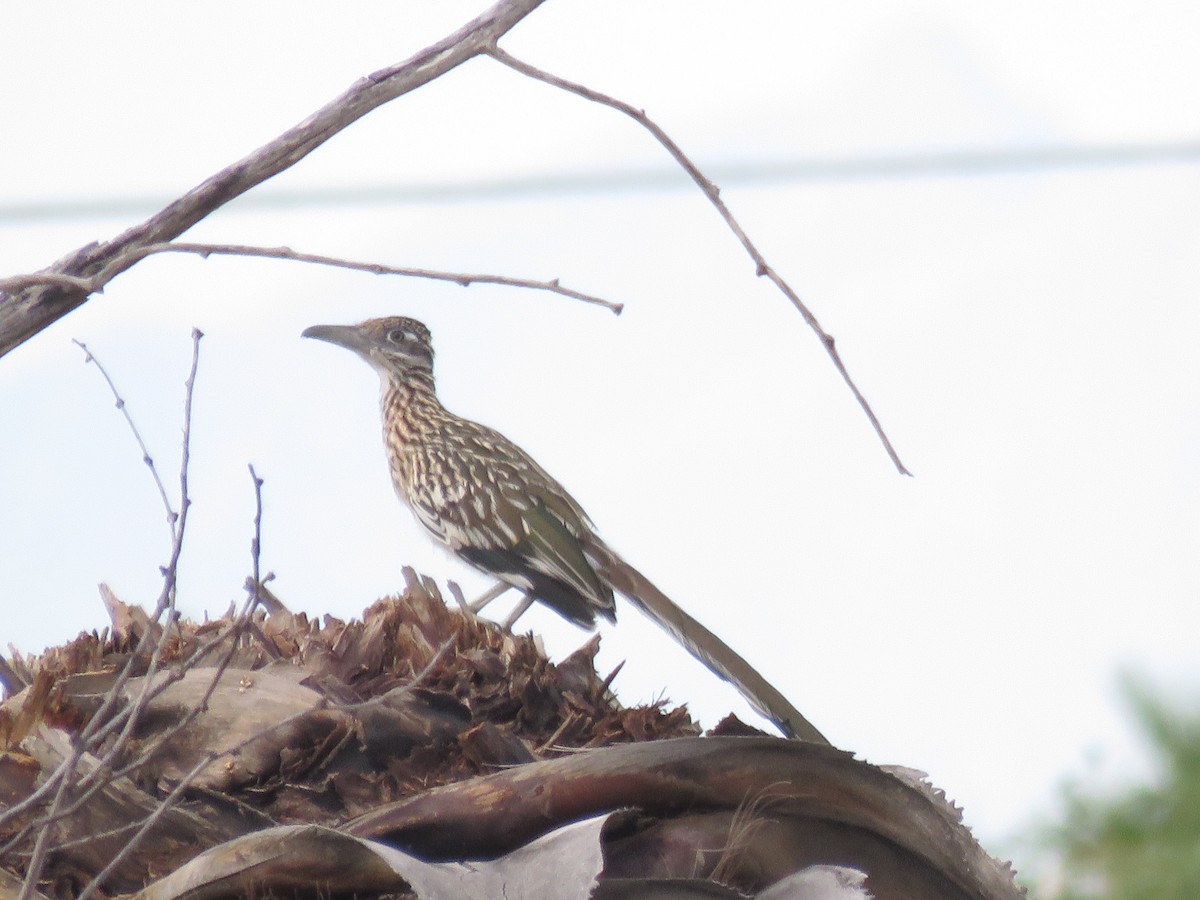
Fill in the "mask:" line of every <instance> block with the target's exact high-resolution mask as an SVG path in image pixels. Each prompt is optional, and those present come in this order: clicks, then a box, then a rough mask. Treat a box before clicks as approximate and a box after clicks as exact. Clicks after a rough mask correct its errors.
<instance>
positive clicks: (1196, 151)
mask: <svg viewBox="0 0 1200 900" xmlns="http://www.w3.org/2000/svg"><path fill="white" fill-rule="evenodd" d="M1196 162H1200V142H1179V143H1162V144H1110V145H1101V146H1095V147H1036V148H1027V149H1015V150H1014V149H1004V150H978V151H971V150H956V151H948V152H944V153H915V154H907V155H903V154H894V155H884V156H870V157H858V158H846V157H836V158H829V159H805V160H779V161H760V162H752V163H730V164H725V165H714V166H710V167H708V169H707V171H708V172H709V177H711V178H712V179H713V180H714V181H715V182H716V183H717V184H719V185H721V186H722V187H732V186H737V185H761V184H778V183H784V182H804V181H808V182H827V181H870V180H880V179H885V180H896V179H916V178H954V177H979V176H989V175H1004V174H1022V173H1030V172H1039V171H1053V170H1064V169H1089V168H1109V167H1127V166H1147V165H1164V164H1165V165H1170V164H1193V163H1196ZM690 183H691V182H690V181H689V179H688V178H687V176H686V175H685V174H684V173H683V172H682V171H680V170H679V169H676V168H671V167H665V166H664V167H661V168H654V169H629V170H608V171H596V172H560V173H553V174H539V175H535V176H524V177H514V178H503V179H494V180H489V181H474V182H446V183H441V184H391V185H374V186H365V187H364V186H346V187H334V188H309V189H302V190H293V191H267V190H264V191H256V192H253V193H251V194H247V195H245V196H243V197H239V198H238V199H237V200H235V201H233V203H234V204H236V207H237V208H238V209H239V210H248V209H293V208H297V207H331V206H387V205H395V204H402V203H466V202H471V201H479V200H491V201H508V200H521V199H527V198H531V197H546V196H554V195H560V196H561V195H569V194H591V193H616V192H638V193H642V192H648V191H672V190H680V189H684V188H686V187H688V186H689V185H690ZM173 199H174V197H166V196H153V197H152V196H144V197H109V198H100V199H97V200H81V199H67V200H55V201H45V202H31V203H16V204H8V205H0V224H3V223H21V224H25V223H30V222H46V221H64V220H78V219H88V218H128V217H131V216H133V217H139V216H146V215H150V214H151V213H153V212H156V211H157V210H159V209H161V208H162V207H164V206H166V204H167V203H169V202H171V200H173Z"/></svg>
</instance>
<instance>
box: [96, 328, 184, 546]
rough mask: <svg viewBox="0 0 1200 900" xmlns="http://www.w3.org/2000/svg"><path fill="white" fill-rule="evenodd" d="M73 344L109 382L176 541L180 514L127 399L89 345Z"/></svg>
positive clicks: (109, 387)
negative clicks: (176, 527) (172, 504)
mask: <svg viewBox="0 0 1200 900" xmlns="http://www.w3.org/2000/svg"><path fill="white" fill-rule="evenodd" d="M72 343H74V344H76V345H77V346H78V347H79V349H81V350H82V351H83V352H84V354H85V356H84V360H83V361H84V362H85V363H95V365H96V368H97V369H99V370H100V374H101V375H103V376H104V380H105V381H107V382H108V389H109V390H110V391H112V395H113V399H114V400H116V403H117V409H119V410H120V411H121V415H123V416H124V417H125V421H126V423H128V425H129V430H130V431H132V432H133V437H134V440H136V441H137V442H138V446H139V447H140V448H141V450H142V462H144V463H145V464H146V465H147V467H149V469H150V474H151V475H152V476H153V477H154V485H155V487H157V488H158V495H159V496H160V497H161V498H162V502H163V508H164V509H166V511H167V527H168V528H169V529H170V530H171V539H172V540H174V538H175V522H176V520H178V518H179V514H178V513H176V512H175V509H174V508H173V507H172V506H171V499H170V498H169V497H168V496H167V487H166V485H164V484H163V480H162V478H160V477H159V474H158V467H157V466H155V465H154V457H152V456H151V455H150V451H149V450H148V449H147V448H146V442H145V441H144V440H143V439H142V433H141V432H140V431H138V427H137V425H136V424H135V423H134V421H133V416H131V415H130V414H129V408H128V407H127V406H126V405H125V399H124V398H123V397H122V396H121V392H120V391H118V390H117V386H116V384H115V383H114V382H113V380H112V377H111V376H110V375H109V374H108V370H107V369H106V368H104V364H103V363H101V362H100V360H98V359H97V358H96V355H95V354H94V353H92V351H91V350H90V349H88V345H87V344H85V343H84V342H83V341H81V340H79V339H78V338H72Z"/></svg>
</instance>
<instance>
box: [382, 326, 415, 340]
mask: <svg viewBox="0 0 1200 900" xmlns="http://www.w3.org/2000/svg"><path fill="white" fill-rule="evenodd" d="M410 337H411V335H410V334H409V333H408V331H407V330H406V329H404V328H393V329H392V330H391V331H389V332H388V333H387V339H388V343H390V344H403V343H404V342H405V341H406V340H408V339H409V338H410Z"/></svg>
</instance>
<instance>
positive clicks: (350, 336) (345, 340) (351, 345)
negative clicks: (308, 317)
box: [300, 325, 371, 357]
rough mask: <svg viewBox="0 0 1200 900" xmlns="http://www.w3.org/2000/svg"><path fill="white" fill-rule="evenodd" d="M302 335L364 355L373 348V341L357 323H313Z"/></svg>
mask: <svg viewBox="0 0 1200 900" xmlns="http://www.w3.org/2000/svg"><path fill="white" fill-rule="evenodd" d="M300 336H301V337H306V338H316V339H317V340H318V341H328V342H329V343H330V344H337V345H338V346H339V347H345V348H346V349H347V350H353V351H354V352H355V353H357V354H358V355H359V356H364V357H365V356H366V355H367V352H368V351H369V350H370V349H371V342H370V341H369V340H367V339H366V337H365V336H364V335H363V333H362V331H361V330H360V329H359V328H358V327H357V326H355V325H313V326H312V327H311V328H305V329H304V331H303V332H302V333H301V335H300Z"/></svg>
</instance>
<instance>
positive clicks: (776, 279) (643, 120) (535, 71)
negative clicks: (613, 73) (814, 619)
mask: <svg viewBox="0 0 1200 900" xmlns="http://www.w3.org/2000/svg"><path fill="white" fill-rule="evenodd" d="M488 53H489V55H490V56H491V57H492V58H493V59H495V60H496V61H497V62H499V63H503V64H504V65H506V66H508V67H509V68H510V69H513V70H514V71H517V72H520V73H521V74H522V75H526V76H528V77H530V78H534V79H536V80H538V81H543V82H545V83H546V84H549V85H551V86H553V87H556V88H560V89H561V90H564V91H569V92H570V93H572V94H576V95H578V96H580V97H583V98H584V99H585V100H591V101H592V102H594V103H600V104H602V105H604V106H608V107H611V108H612V109H615V110H617V111H618V112H622V113H624V114H625V115H627V116H629V117H630V118H631V119H633V120H634V121H635V122H637V123H638V124H639V125H641V126H642V127H643V128H645V129H646V130H647V131H649V132H650V133H651V134H652V135H654V139H655V140H657V141H658V142H659V143H660V144H662V146H663V147H664V148H666V150H667V152H668V153H670V154H671V156H672V157H674V158H675V161H676V162H677V163H679V165H680V166H681V167H682V168H683V170H684V171H685V172H687V173H688V175H689V176H691V179H692V180H693V181H694V182H696V184H697V185H698V186H699V188H700V190H702V191H703V192H704V195H705V196H706V197H708V199H709V202H710V203H712V205H713V206H714V207H716V210H717V212H718V213H720V215H721V218H722V219H724V220H725V224H726V225H728V226H729V229H730V230H731V231H732V232H733V233H734V236H735V237H737V239H738V241H739V242H740V243H741V245H742V247H743V248H745V250H746V253H747V254H749V256H750V258H751V259H752V260H753V261H754V266H755V272H756V274H758V275H760V276H765V277H766V278H769V279H770V280H771V282H772V283H773V284H774V285H775V286H776V287H777V288H779V290H780V291H781V292H782V293H783V295H784V296H785V297H787V298H788V299H789V300H790V301H792V305H793V306H795V307H796V309H797V310H799V312H800V315H801V316H803V317H804V321H805V322H807V323H808V327H809V328H811V329H812V330H813V331H814V332H815V333H816V335H817V337H819V338H820V339H821V344H822V345H823V346H824V347H825V352H826V353H828V354H829V358H830V359H831V360H833V364H834V366H835V367H836V368H837V370H838V372H840V373H841V376H842V380H843V381H845V382H846V385H847V387H849V388H850V391H851V393H853V394H854V397H855V399H856V400H858V405H859V406H861V407H862V410H863V412H864V413H866V415H867V418H868V419H869V420H870V422H871V427H872V428H874V429H875V433H876V434H877V435H878V436H879V440H880V441H881V442H882V443H883V446H884V449H885V450H886V451H887V454H888V456H890V457H891V459H892V462H893V463H894V464H895V466H896V469H897V471H899V472H900V474H901V475H911V474H912V473H911V472H909V471H908V469H906V468H905V467H904V464H903V463H902V462H900V457H899V456H898V455H897V454H896V450H895V448H894V447H892V442H891V441H890V440H888V436H887V434H885V433H884V430H883V426H882V425H880V424H879V419H878V418H876V416H875V413H874V411H873V410H872V409H871V405H870V404H869V403H868V402H867V398H866V397H864V396H863V394H862V392H861V391H860V390H859V389H858V386H857V385H855V383H854V381H853V380H852V379H851V378H850V373H849V372H848V371H847V370H846V365H845V363H843V362H842V358H841V356H840V355H839V354H838V352H837V347H836V346H835V343H834V339H833V336H832V335H830V334H829V333H828V332H826V331H825V329H824V328H822V327H821V323H820V322H818V321H817V317H816V316H815V315H813V312H812V310H810V309H809V308H808V306H807V305H806V304H805V303H804V301H803V300H801V299H800V296H799V295H798V294H797V293H796V292H795V291H794V290H792V288H791V286H790V285H789V284H788V283H787V282H786V281H784V280H783V278H782V277H781V276H780V275H779V273H777V272H776V271H775V270H774V269H773V268H771V266H770V265H769V264H768V263H767V261H766V259H765V258H764V257H763V255H762V253H761V252H759V249H758V248H757V247H756V246H755V245H754V243H753V242H752V241H751V240H750V238H749V236H747V234H746V232H745V231H744V230H743V229H742V226H741V225H740V224H738V221H737V219H735V218H734V217H733V213H731V212H730V211H729V207H728V206H726V205H725V201H724V200H722V199H721V192H720V189H719V188H718V187H717V186H716V185H715V184H713V183H712V182H711V181H710V180H709V179H708V178H707V177H706V176H705V175H704V173H703V172H701V171H700V170H699V169H698V168H697V167H696V164H695V163H693V162H692V161H691V160H690V159H689V158H688V157H687V155H686V154H684V152H683V150H681V149H680V148H679V145H678V144H676V143H675V142H674V141H673V140H671V138H670V137H669V136H668V135H667V133H666V132H665V131H663V130H662V128H661V127H659V125H658V124H657V123H656V122H654V120H652V119H651V118H650V117H649V116H647V115H646V111H645V110H642V109H637V108H636V107H633V106H631V105H630V104H628V103H625V102H624V101H622V100H618V99H616V98H615V97H610V96H608V95H607V94H602V93H600V92H599V91H595V90H592V89H591V88H589V87H585V86H584V85H582V84H578V83H576V82H574V81H568V80H567V79H565V78H560V77H559V76H557V75H553V74H551V73H550V72H547V71H545V70H543V69H539V68H537V67H536V66H532V65H530V64H529V63H527V62H525V61H523V60H520V59H517V58H516V57H515V56H513V55H512V54H510V53H507V52H506V51H504V50H501V49H500V47H498V46H497V45H496V44H494V43H493V44H492V46H491V47H490V48H489V49H488Z"/></svg>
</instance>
